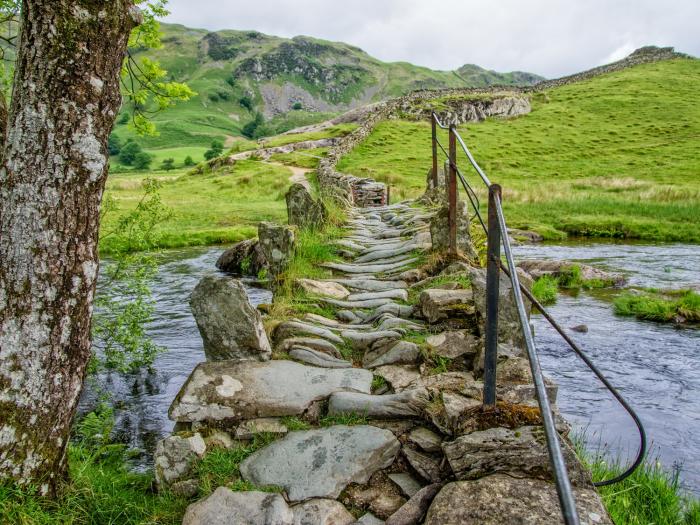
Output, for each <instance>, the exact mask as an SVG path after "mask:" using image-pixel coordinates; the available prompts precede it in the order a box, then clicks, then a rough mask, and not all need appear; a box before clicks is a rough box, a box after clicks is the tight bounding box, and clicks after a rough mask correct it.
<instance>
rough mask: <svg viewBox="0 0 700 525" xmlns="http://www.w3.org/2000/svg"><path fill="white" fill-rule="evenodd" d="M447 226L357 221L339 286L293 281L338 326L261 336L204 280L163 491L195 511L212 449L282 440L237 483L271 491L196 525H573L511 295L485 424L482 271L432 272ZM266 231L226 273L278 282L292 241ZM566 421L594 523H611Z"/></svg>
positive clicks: (584, 508)
mask: <svg viewBox="0 0 700 525" xmlns="http://www.w3.org/2000/svg"><path fill="white" fill-rule="evenodd" d="M295 191H296V192H298V191H299V189H298V188H296V189H295ZM303 198H304V199H306V196H303ZM292 208H293V209H295V210H297V211H298V210H299V209H302V208H303V207H299V206H292ZM312 213H318V211H317V210H316V211H312ZM297 219H298V220H299V221H301V222H303V221H304V220H305V219H304V218H303V217H302V218H298V217H297ZM441 220H442V218H441V217H440V213H439V211H438V212H436V210H435V209H433V208H426V207H423V206H419V205H416V204H415V203H413V204H411V203H399V204H394V205H390V206H385V205H384V206H375V207H370V208H362V207H353V208H350V209H349V218H348V221H347V225H346V236H345V237H344V238H342V239H340V240H338V241H337V249H338V251H339V253H340V254H342V256H343V257H344V261H342V262H330V263H326V264H324V266H325V267H326V268H327V269H328V270H329V275H331V274H332V275H333V277H329V278H327V279H323V280H310V279H301V280H299V282H297V283H296V285H297V286H299V287H301V288H302V289H303V290H305V291H306V293H307V294H308V295H309V296H311V297H315V298H316V300H317V303H318V305H320V306H325V307H328V309H331V310H332V311H333V312H334V314H335V316H334V317H333V318H331V317H325V316H321V315H316V314H311V313H305V314H300V315H298V316H296V317H294V318H290V319H287V320H284V321H282V322H280V323H278V324H277V325H276V326H273V327H270V329H269V331H268V332H266V330H265V329H264V325H263V318H262V317H261V314H260V312H259V311H258V310H256V309H255V308H253V307H251V305H250V304H249V302H248V299H247V297H246V295H245V290H244V289H243V287H242V286H241V285H240V283H239V282H238V281H237V280H236V279H234V278H233V277H230V276H227V275H223V274H222V275H218V276H207V277H205V278H203V279H202V281H201V282H200V283H199V285H198V286H197V287H196V289H195V290H194V292H193V294H192V299H191V305H192V310H193V313H194V315H195V318H196V320H197V325H198V327H199V330H200V332H201V334H202V337H203V339H204V344H205V353H206V357H207V361H206V362H203V363H200V364H199V365H197V367H196V368H195V369H194V371H193V372H192V374H191V375H190V377H189V378H188V379H187V381H186V383H185V384H184V385H183V386H182V388H181V390H180V392H179V393H178V394H177V397H176V398H175V400H174V401H173V403H172V406H171V408H170V411H169V416H170V418H171V419H173V420H174V421H175V422H176V427H175V432H174V433H173V434H172V435H171V436H170V437H167V438H165V439H164V440H162V441H161V442H160V443H159V444H158V446H157V451H156V458H155V471H156V482H157V485H158V488H159V489H161V490H171V491H173V492H176V493H179V494H184V495H187V496H190V497H195V496H196V495H197V493H198V490H199V487H198V480H197V479H196V465H197V463H198V462H199V461H200V460H201V459H202V458H203V457H204V456H205V455H206V454H207V453H208V452H209V451H211V450H212V449H214V448H217V447H220V448H229V447H233V446H236V445H237V443H239V442H242V443H247V442H249V441H250V440H252V439H254V438H255V436H256V434H258V433H265V435H266V436H270V435H273V436H276V439H275V440H274V441H272V442H271V443H270V444H268V445H266V446H264V447H262V448H260V449H258V450H257V451H256V452H254V453H253V454H251V455H250V456H248V457H247V458H246V459H245V460H244V461H243V462H242V464H241V465H240V478H241V479H242V480H245V481H246V482H249V483H250V484H252V486H254V487H258V488H260V489H262V488H265V487H276V489H275V491H273V492H266V491H262V490H246V491H233V490H231V489H230V488H228V487H219V488H217V489H216V490H215V491H214V492H213V493H212V494H210V495H209V496H207V497H206V498H204V499H201V500H199V501H196V502H194V503H192V504H191V505H190V506H189V507H188V509H187V511H186V513H185V517H184V520H183V524H184V525H205V524H206V525H223V524H233V523H236V524H239V523H246V524H261V525H262V524H278V525H284V524H289V525H291V524H326V525H330V524H334V525H344V524H350V523H361V524H378V523H387V524H388V525H398V524H403V525H406V524H418V523H426V524H430V525H438V524H439V525H445V524H454V525H457V524H496V523H498V524H501V523H527V524H545V523H552V524H554V523H561V514H560V510H559V505H558V500H557V495H556V490H555V487H554V484H553V482H552V473H551V470H550V466H549V460H548V453H547V448H546V445H545V440H544V436H543V430H542V427H541V425H540V417H539V409H538V408H537V402H536V399H535V390H534V386H533V384H532V377H531V375H530V369H529V364H528V361H527V359H526V357H525V353H524V350H523V335H522V332H521V329H520V326H519V324H518V322H517V314H516V311H515V306H514V304H513V300H512V298H511V290H510V288H509V281H508V280H506V279H504V280H503V282H502V283H501V299H500V305H501V307H500V312H499V316H500V317H499V321H500V332H499V344H500V348H499V363H498V367H497V378H498V388H497V391H498V398H499V404H498V405H497V407H496V409H492V410H490V411H485V410H484V409H483V408H482V401H481V396H482V389H483V383H482V381H481V379H480V377H481V374H482V369H483V351H484V350H483V337H482V335H483V322H484V316H485V289H486V277H485V270H484V269H482V268H479V267H475V266H472V265H470V264H468V263H467V262H464V261H458V262H454V261H447V262H441V260H442V259H441V258H440V256H439V255H432V256H430V257H428V260H431V261H433V264H429V265H426V264H422V265H421V263H423V261H425V260H426V257H425V256H426V254H427V252H429V251H431V250H433V242H434V240H435V241H438V240H437V239H433V236H437V235H438V233H437V229H436V228H435V224H436V221H437V222H438V223H439V221H441ZM431 223H432V224H433V228H432V230H433V235H431ZM263 230H264V231H265V239H266V241H265V243H266V244H265V246H264V247H262V248H258V247H256V246H255V244H254V243H250V242H247V243H242V245H239V246H237V247H234V248H233V250H232V251H230V252H227V253H226V254H224V255H223V256H222V258H221V260H220V261H219V266H220V267H226V268H228V269H231V268H234V269H236V268H237V269H239V270H240V267H241V264H242V262H241V261H248V262H247V263H245V264H244V265H247V266H248V268H247V269H248V270H249V273H250V270H251V268H250V264H251V261H254V262H255V264H256V265H264V264H265V262H264V259H265V257H266V255H268V256H269V255H270V254H272V253H275V252H276V251H278V252H280V253H276V257H275V260H274V264H272V265H271V266H270V267H275V268H279V266H280V265H281V264H283V260H284V259H285V257H288V254H286V255H285V254H283V253H281V252H284V251H285V250H288V249H289V246H288V245H289V242H290V235H289V234H288V233H286V230H285V228H282V227H279V228H277V229H275V228H272V227H270V226H269V225H265V226H264V227H263ZM270 232H273V233H274V232H277V233H275V234H271V233H270ZM461 234H462V236H463V237H464V238H463V239H462V241H461V242H462V243H469V238H468V233H466V232H464V231H463V232H461ZM275 239H278V240H279V242H280V246H275V242H276V241H275ZM441 242H442V241H441V240H440V241H438V243H441ZM469 250H471V251H474V248H473V246H471V247H469ZM261 252H263V253H261ZM434 253H437V252H434ZM242 254H243V255H242ZM236 261H238V262H236ZM434 261H437V262H434ZM465 261H466V258H465ZM227 264H228V265H229V266H227ZM254 271H255V270H254ZM523 280H524V281H525V282H527V279H526V276H525V275H523ZM547 384H548V393H549V395H550V397H551V400H552V402H554V401H555V399H556V392H557V388H556V385H555V384H554V383H552V382H551V381H548V383H547ZM557 421H558V427H559V431H560V433H561V435H562V438H563V449H564V454H565V458H566V460H567V462H568V468H569V473H570V476H571V479H572V483H573V485H574V492H575V496H576V499H577V503H578V507H579V512H580V516H581V522H582V523H585V524H610V523H612V522H611V520H610V519H609V517H608V515H607V513H606V511H605V510H604V507H603V505H602V504H601V501H600V498H599V496H598V494H597V492H596V491H595V489H594V487H593V486H592V483H591V479H590V474H589V472H588V471H587V470H586V469H585V468H584V467H583V466H582V465H581V464H580V463H579V461H578V460H577V459H576V456H575V454H574V452H573V449H572V447H571V445H570V443H569V442H568V440H567V438H566V435H567V433H568V429H569V427H568V425H567V424H566V422H565V421H564V420H563V419H562V418H561V417H560V416H558V415H557ZM292 422H294V423H295V426H296V427H299V426H301V423H302V422H303V423H305V425H304V428H307V429H305V430H294V429H293V428H289V426H290V425H292ZM232 474H235V473H232Z"/></svg>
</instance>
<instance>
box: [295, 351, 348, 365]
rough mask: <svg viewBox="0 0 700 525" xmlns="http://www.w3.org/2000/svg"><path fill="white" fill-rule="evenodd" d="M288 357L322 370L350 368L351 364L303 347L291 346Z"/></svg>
mask: <svg viewBox="0 0 700 525" xmlns="http://www.w3.org/2000/svg"><path fill="white" fill-rule="evenodd" d="M289 357H291V358H292V359H296V360H297V361H302V362H304V363H307V364H309V365H313V366H320V367H322V368H350V367H352V363H351V362H350V361H346V360H344V359H337V358H335V357H333V356H330V355H328V354H326V353H324V352H319V351H318V350H313V349H312V348H307V347H305V346H293V347H292V349H291V350H290V351H289Z"/></svg>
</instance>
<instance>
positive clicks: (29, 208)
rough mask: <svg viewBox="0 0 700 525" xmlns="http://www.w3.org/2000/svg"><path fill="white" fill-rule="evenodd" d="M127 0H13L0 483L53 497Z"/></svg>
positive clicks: (79, 376) (86, 307) (129, 22)
mask: <svg viewBox="0 0 700 525" xmlns="http://www.w3.org/2000/svg"><path fill="white" fill-rule="evenodd" d="M139 18H140V14H139V11H138V9H137V8H136V7H135V6H134V2H133V0H24V1H23V6H22V23H21V36H20V44H19V49H18V54H17V63H16V70H15V80H14V91H13V97H12V103H11V106H10V108H9V115H8V121H7V128H6V129H7V140H6V143H5V146H4V151H3V157H2V165H1V166H0V260H1V261H2V264H1V265H0V481H2V480H3V479H5V480H13V481H15V482H17V483H19V484H20V485H26V484H36V485H38V486H39V487H40V490H41V492H42V493H43V494H48V495H50V494H53V493H54V492H55V490H56V487H57V484H58V483H59V482H60V481H61V479H62V478H63V477H65V475H66V472H67V468H66V467H67V465H66V445H67V441H68V437H69V431H70V425H71V421H72V419H73V416H74V413H75V409H76V406H77V403H78V399H79V397H80V393H81V390H82V387H83V379H84V376H85V371H86V366H87V364H88V361H89V358H90V321H91V316H92V300H93V296H94V293H95V281H96V278H97V269H98V254H97V239H98V229H99V218H100V202H101V199H102V192H103V190H104V184H105V179H106V177H107V167H108V166H107V160H108V154H107V138H108V136H109V133H110V130H111V128H112V124H113V122H114V118H115V116H116V114H117V111H118V110H119V105H120V103H121V97H120V92H119V77H120V71H121V66H122V61H123V59H124V55H125V52H126V46H127V42H128V38H129V34H130V32H131V29H132V28H133V27H134V26H135V25H136V24H137V23H138V21H139Z"/></svg>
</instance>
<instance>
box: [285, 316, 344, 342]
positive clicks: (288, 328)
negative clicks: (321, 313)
mask: <svg viewBox="0 0 700 525" xmlns="http://www.w3.org/2000/svg"><path fill="white" fill-rule="evenodd" d="M310 335H311V336H316V337H320V338H321V339H325V340H326V341H330V342H331V343H336V344H342V343H343V340H342V339H341V338H340V337H338V336H337V335H336V334H334V333H333V332H331V331H330V330H329V329H328V328H324V327H322V326H314V325H312V324H308V323H304V322H302V321H284V322H283V323H280V324H279V325H278V326H277V327H275V329H274V331H273V337H274V339H275V341H279V340H281V339H286V338H288V337H295V336H310Z"/></svg>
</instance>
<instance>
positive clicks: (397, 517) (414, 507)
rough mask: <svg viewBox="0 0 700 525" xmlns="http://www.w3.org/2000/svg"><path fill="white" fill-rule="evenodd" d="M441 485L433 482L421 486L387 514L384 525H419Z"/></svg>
mask: <svg viewBox="0 0 700 525" xmlns="http://www.w3.org/2000/svg"><path fill="white" fill-rule="evenodd" d="M442 487H443V484H442V483H433V484H432V485H428V486H427V487H423V488H422V489H421V490H419V491H418V492H416V493H415V494H414V495H413V496H412V497H411V499H410V500H408V501H407V502H406V504H405V505H403V506H402V507H401V508H400V509H399V510H397V511H396V512H395V513H394V514H392V515H391V516H389V518H388V519H387V520H386V525H419V524H420V523H421V522H422V520H423V516H425V513H426V512H427V511H428V508H430V504H431V503H432V502H433V499H434V498H435V496H436V495H437V494H438V493H439V492H440V489H442Z"/></svg>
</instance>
